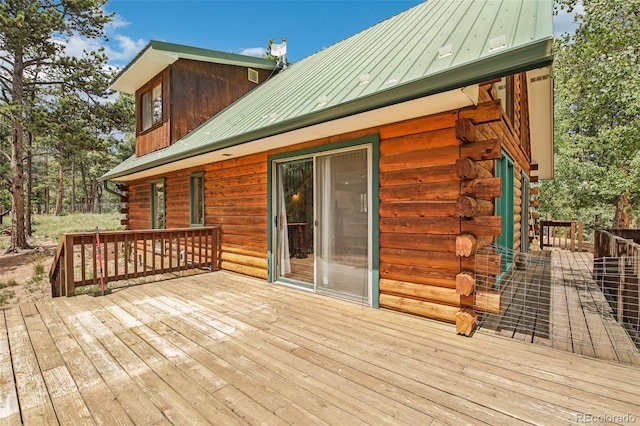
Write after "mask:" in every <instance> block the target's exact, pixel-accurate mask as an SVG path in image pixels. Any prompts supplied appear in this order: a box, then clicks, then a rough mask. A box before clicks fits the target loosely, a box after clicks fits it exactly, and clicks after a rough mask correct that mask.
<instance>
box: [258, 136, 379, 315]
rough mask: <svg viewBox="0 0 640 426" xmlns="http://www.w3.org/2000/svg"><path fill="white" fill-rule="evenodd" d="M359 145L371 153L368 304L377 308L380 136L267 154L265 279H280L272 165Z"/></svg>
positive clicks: (297, 283) (295, 282)
mask: <svg viewBox="0 0 640 426" xmlns="http://www.w3.org/2000/svg"><path fill="white" fill-rule="evenodd" d="M358 146H370V147H371V149H370V152H371V165H370V166H371V183H370V184H371V187H370V188H369V191H370V194H371V209H372V212H371V240H370V244H371V247H370V249H371V265H370V269H371V281H372V282H371V306H372V307H374V308H379V306H380V305H379V294H380V288H379V279H380V271H379V265H380V260H379V257H380V256H379V238H380V237H379V214H378V212H379V199H378V177H379V170H378V165H379V156H380V154H379V152H380V148H379V146H380V138H379V135H378V134H375V135H369V136H363V137H360V138H356V139H351V140H347V141H342V142H336V143H333V144H327V145H320V146H317V147H312V148H305V149H300V150H294V151H289V152H283V153H279V154H274V155H270V156H268V158H267V179H268V182H269V184H268V189H267V223H268V224H269V226H268V227H267V238H268V245H267V257H268V258H267V265H268V281H269V282H274V281H275V280H276V279H278V280H279V281H280V280H282V279H281V278H278V277H276V270H275V269H276V267H275V261H274V258H275V256H276V249H275V245H276V242H275V236H274V233H273V225H274V221H275V218H274V210H273V209H274V201H275V200H274V197H275V195H276V194H277V183H276V179H274V173H276V167H274V166H275V165H276V164H277V163H278V162H281V161H283V160H286V159H288V158H291V159H295V158H301V157H305V156H313V155H317V154H321V153H329V152H332V151H336V150H340V149H344V148H352V147H358ZM282 281H283V282H285V283H287V284H295V285H302V286H303V287H305V288H310V289H312V288H313V286H309V285H306V284H305V283H299V282H298V281H294V280H288V279H284V280H282Z"/></svg>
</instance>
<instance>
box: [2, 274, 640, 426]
mask: <svg viewBox="0 0 640 426" xmlns="http://www.w3.org/2000/svg"><path fill="white" fill-rule="evenodd" d="M5 322H6V327H5V326H4V324H5ZM5 328H6V330H8V332H7V333H3V330H4V329H5ZM2 347H6V348H10V349H11V352H10V353H11V358H7V356H4V357H3V355H2V354H3V352H0V368H1V369H0V374H2V376H1V377H13V374H14V373H15V377H16V383H15V384H13V383H11V381H9V383H8V384H7V383H5V384H3V383H2V382H0V385H2V386H3V388H2V389H3V393H2V397H1V398H2V399H1V400H0V407H3V408H2V410H0V423H2V424H19V423H20V418H19V417H18V419H17V420H16V414H17V407H18V405H19V407H20V410H21V411H20V413H21V414H22V418H23V419H24V420H25V423H34V424H35V422H37V423H38V424H57V423H58V422H60V423H64V424H70V423H74V424H75V423H78V424H80V423H86V424H147V425H155V424H185V423H187V424H196V423H202V424H207V423H218V424H220V423H224V424H294V423H295V424H327V425H329V424H331V425H333V424H390V425H391V424H392V425H399V424H408V425H413V424H432V425H441V424H449V425H458V424H473V425H476V424H491V425H501V424H504V425H512V424H531V423H536V424H572V423H575V422H576V419H577V417H576V415H577V414H582V413H590V414H593V415H601V414H602V413H607V414H609V415H627V414H631V415H635V416H636V417H640V408H639V406H638V404H637V383H638V382H639V381H640V369H638V368H636V367H633V366H627V365H620V364H614V363H611V362H607V361H601V360H595V359H590V358H587V357H584V356H581V355H577V354H570V353H566V352H562V351H558V350H556V349H553V348H548V347H542V346H536V345H523V344H521V343H518V342H513V341H510V340H506V339H503V338H498V337H496V336H490V335H486V334H481V333H477V334H475V335H474V336H473V337H472V338H467V337H462V336H456V335H455V329H454V327H452V326H451V325H449V324H442V323H438V322H435V321H431V320H425V319H421V318H417V317H414V316H410V315H405V314H401V313H398V312H393V311H387V310H378V309H371V308H368V307H363V306H360V305H357V304H354V303H349V302H345V301H340V300H336V299H331V298H328V297H323V296H319V295H315V294H312V293H309V292H304V291H298V290H294V289H291V288H287V287H283V286H278V285H271V284H266V283H265V282H264V281H261V280H258V279H253V278H248V277H244V276H240V275H237V274H234V273H230V272H222V271H220V272H215V273H212V274H205V275H200V276H194V277H188V278H187V277H185V278H178V279H174V280H168V281H164V282H158V283H153V284H145V285H141V286H136V287H130V288H125V289H118V290H116V291H114V293H113V294H111V295H108V296H105V297H100V298H91V297H88V296H78V297H74V298H70V299H54V300H46V301H39V302H36V303H35V304H34V303H32V304H27V305H22V306H21V307H20V308H11V309H8V310H5V311H0V349H1V348H2ZM34 384H35V385H34ZM29 387H35V389H36V390H38V392H36V393H35V394H25V390H26V389H28V388H29ZM5 389H6V390H8V392H4V390H5ZM12 389H18V391H17V393H16V392H15V390H14V392H13V397H12V392H11V390H12ZM23 395H24V396H23ZM11 407H13V408H11ZM63 411H67V412H66V413H63ZM72 411H73V412H72ZM87 413H88V415H87ZM30 419H33V421H29V420H30Z"/></svg>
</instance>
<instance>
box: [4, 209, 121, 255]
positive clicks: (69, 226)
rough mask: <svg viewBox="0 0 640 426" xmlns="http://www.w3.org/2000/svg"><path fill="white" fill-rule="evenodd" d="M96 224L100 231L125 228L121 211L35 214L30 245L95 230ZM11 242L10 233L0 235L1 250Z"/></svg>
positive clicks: (6, 247)
mask: <svg viewBox="0 0 640 426" xmlns="http://www.w3.org/2000/svg"><path fill="white" fill-rule="evenodd" d="M3 226H4V225H3ZM96 226H97V227H98V229H99V230H100V231H120V230H123V229H124V227H123V226H122V225H120V214H119V213H103V214H81V213H72V214H65V215H61V216H52V215H44V214H34V215H33V225H32V228H33V236H32V237H30V238H29V240H28V242H29V244H30V245H32V246H35V245H38V244H39V243H40V242H42V241H47V240H54V241H57V240H59V239H60V237H61V236H62V234H70V233H74V232H94V231H95V230H96ZM10 243H11V237H10V236H9V235H0V251H4V250H6V249H8V248H9V245H10Z"/></svg>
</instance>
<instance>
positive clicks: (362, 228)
mask: <svg viewBox="0 0 640 426" xmlns="http://www.w3.org/2000/svg"><path fill="white" fill-rule="evenodd" d="M368 173H369V168H368V152H367V149H359V150H355V151H347V152H341V153H336V154H330V155H322V156H318V157H317V158H316V188H317V190H316V245H317V249H316V251H315V255H316V264H317V267H316V270H317V272H316V278H317V282H316V290H317V291H318V292H324V293H333V294H336V295H339V296H341V297H346V298H349V299H353V300H358V301H367V300H368V299H369V249H368V248H369V212H368V209H369V207H368V206H369V197H370V194H369V190H368V188H369V184H368V182H369V177H368Z"/></svg>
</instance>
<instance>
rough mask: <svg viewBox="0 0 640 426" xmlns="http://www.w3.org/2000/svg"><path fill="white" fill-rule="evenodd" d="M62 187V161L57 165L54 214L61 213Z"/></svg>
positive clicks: (58, 214)
mask: <svg viewBox="0 0 640 426" xmlns="http://www.w3.org/2000/svg"><path fill="white" fill-rule="evenodd" d="M63 189H64V165H63V164H62V161H60V164H59V166H58V193H57V194H56V210H55V211H54V212H53V214H54V215H55V216H60V214H61V213H62V191H63Z"/></svg>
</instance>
